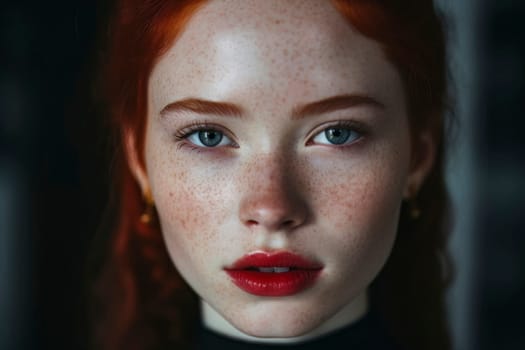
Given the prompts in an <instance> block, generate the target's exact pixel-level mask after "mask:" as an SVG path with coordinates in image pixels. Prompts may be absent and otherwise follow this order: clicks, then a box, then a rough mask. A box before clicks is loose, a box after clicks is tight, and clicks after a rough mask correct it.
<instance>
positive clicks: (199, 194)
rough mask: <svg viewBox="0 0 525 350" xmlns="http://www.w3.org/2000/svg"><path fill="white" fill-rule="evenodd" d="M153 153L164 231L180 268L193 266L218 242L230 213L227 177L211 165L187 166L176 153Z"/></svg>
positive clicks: (151, 175)
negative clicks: (226, 201) (225, 201)
mask: <svg viewBox="0 0 525 350" xmlns="http://www.w3.org/2000/svg"><path fill="white" fill-rule="evenodd" d="M152 148H153V147H152ZM152 151H154V149H153V150H152ZM151 153H152V154H151V156H150V158H149V159H150V160H151V161H150V163H149V165H150V166H149V168H148V174H149V178H150V183H151V187H152V192H153V196H154V199H155V205H156V209H157V212H158V215H159V220H160V224H161V229H162V233H163V235H164V238H165V241H166V245H167V248H168V250H169V252H170V255H171V256H172V258H173V260H174V261H175V263H176V264H177V267H178V268H179V269H182V270H184V269H187V268H190V266H191V264H186V262H188V263H189V262H190V261H193V262H196V261H197V260H199V259H200V257H204V256H206V255H208V253H210V252H209V251H210V250H211V247H213V246H216V245H217V242H216V238H217V234H218V232H217V228H218V227H220V226H221V225H223V223H224V221H225V220H226V216H227V211H226V208H225V205H224V204H223V203H224V196H225V193H227V191H228V190H227V186H225V184H224V180H223V179H224V177H220V176H215V175H214V174H213V171H211V170H209V169H207V168H205V170H203V169H202V167H201V168H200V170H195V169H194V168H189V167H187V166H184V165H183V164H185V161H182V160H181V159H178V157H177V156H176V152H166V153H161V152H158V153H157V152H151ZM186 162H187V160H186ZM197 264H198V263H197ZM185 265H187V266H185Z"/></svg>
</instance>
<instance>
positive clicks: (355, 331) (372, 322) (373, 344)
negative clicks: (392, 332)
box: [197, 312, 400, 350]
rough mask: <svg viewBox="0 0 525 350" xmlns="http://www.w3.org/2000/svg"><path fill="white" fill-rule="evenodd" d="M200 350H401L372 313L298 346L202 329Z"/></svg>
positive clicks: (296, 344) (199, 343) (297, 344)
mask: <svg viewBox="0 0 525 350" xmlns="http://www.w3.org/2000/svg"><path fill="white" fill-rule="evenodd" d="M197 345H198V346H197V349H198V350H220V349H228V350H248V349H249V350H270V349H274V350H276V349H283V350H286V349H301V350H321V349H322V350H331V349H351V350H361V349H363V350H364V349H371V350H400V348H399V347H396V346H395V345H394V342H393V340H392V339H391V338H390V337H389V336H388V335H387V333H386V330H385V328H384V326H383V325H382V323H381V321H380V320H379V318H378V317H377V316H375V315H374V314H373V313H370V312H369V313H368V314H367V315H365V316H364V317H363V318H361V319H360V320H358V321H356V322H355V323H353V324H351V325H349V326H347V327H345V328H342V329H339V330H336V331H334V332H332V333H329V334H326V335H323V336H320V337H319V338H315V339H312V340H309V341H306V342H304V343H295V344H262V343H251V342H246V341H242V340H237V339H232V338H228V337H226V336H223V335H220V334H217V333H215V332H213V331H210V330H208V329H205V328H204V327H201V328H200V330H199V337H198V342H197Z"/></svg>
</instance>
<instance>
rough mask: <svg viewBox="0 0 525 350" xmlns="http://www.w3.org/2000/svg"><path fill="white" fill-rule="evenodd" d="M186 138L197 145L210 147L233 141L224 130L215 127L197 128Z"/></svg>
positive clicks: (228, 143) (224, 144) (229, 143)
mask: <svg viewBox="0 0 525 350" xmlns="http://www.w3.org/2000/svg"><path fill="white" fill-rule="evenodd" d="M186 139H187V140H188V141H190V142H191V143H193V144H194V145H196V146H199V147H208V148H210V147H217V146H226V145H231V144H232V141H231V140H230V139H229V138H228V137H227V136H225V135H224V134H223V133H222V132H220V131H218V130H213V129H206V130H196V131H194V132H192V133H190V134H188V135H187V136H186Z"/></svg>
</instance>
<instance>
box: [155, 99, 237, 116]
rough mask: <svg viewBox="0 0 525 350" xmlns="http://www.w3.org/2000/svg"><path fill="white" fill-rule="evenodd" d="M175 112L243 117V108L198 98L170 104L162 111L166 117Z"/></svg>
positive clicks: (162, 114) (161, 113)
mask: <svg viewBox="0 0 525 350" xmlns="http://www.w3.org/2000/svg"><path fill="white" fill-rule="evenodd" d="M175 112H193V113H198V114H213V115H220V116H224V117H241V116H242V115H243V113H244V112H243V110H242V108H241V107H239V106H237V105H235V104H233V103H228V102H215V101H208V100H201V99H198V98H186V99H183V100H180V101H175V102H172V103H169V104H168V105H166V107H164V108H163V109H162V110H161V111H160V115H161V116H164V115H166V114H168V113H175Z"/></svg>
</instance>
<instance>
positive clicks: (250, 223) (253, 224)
mask: <svg viewBox="0 0 525 350" xmlns="http://www.w3.org/2000/svg"><path fill="white" fill-rule="evenodd" d="M246 225H248V226H249V227H252V226H257V225H258V222H257V221H255V220H248V221H246Z"/></svg>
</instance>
